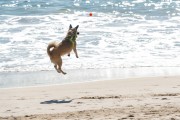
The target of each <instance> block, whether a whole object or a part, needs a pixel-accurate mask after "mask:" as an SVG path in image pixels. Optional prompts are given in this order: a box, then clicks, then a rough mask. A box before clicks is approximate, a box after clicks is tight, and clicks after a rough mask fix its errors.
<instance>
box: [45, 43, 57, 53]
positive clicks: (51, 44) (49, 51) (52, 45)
mask: <svg viewBox="0 0 180 120" xmlns="http://www.w3.org/2000/svg"><path fill="white" fill-rule="evenodd" d="M55 47H56V44H55V43H54V42H52V43H49V45H48V47H47V54H48V55H49V56H50V55H51V52H52V50H50V49H51V48H55Z"/></svg>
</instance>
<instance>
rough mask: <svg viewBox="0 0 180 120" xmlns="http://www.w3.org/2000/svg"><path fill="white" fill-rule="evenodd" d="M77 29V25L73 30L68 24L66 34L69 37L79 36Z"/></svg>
mask: <svg viewBox="0 0 180 120" xmlns="http://www.w3.org/2000/svg"><path fill="white" fill-rule="evenodd" d="M78 27H79V25H77V26H76V27H75V28H73V27H72V25H71V24H70V25H69V30H68V34H69V35H71V36H74V35H76V36H77V35H79V32H78V31H77V29H78Z"/></svg>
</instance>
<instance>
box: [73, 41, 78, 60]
mask: <svg viewBox="0 0 180 120" xmlns="http://www.w3.org/2000/svg"><path fill="white" fill-rule="evenodd" d="M73 51H74V53H75V54H76V58H79V56H78V53H77V50H76V42H75V43H74V48H73Z"/></svg>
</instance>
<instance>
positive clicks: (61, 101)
mask: <svg viewBox="0 0 180 120" xmlns="http://www.w3.org/2000/svg"><path fill="white" fill-rule="evenodd" d="M72 101H73V99H71V100H48V101H44V102H40V104H64V103H71V102H72Z"/></svg>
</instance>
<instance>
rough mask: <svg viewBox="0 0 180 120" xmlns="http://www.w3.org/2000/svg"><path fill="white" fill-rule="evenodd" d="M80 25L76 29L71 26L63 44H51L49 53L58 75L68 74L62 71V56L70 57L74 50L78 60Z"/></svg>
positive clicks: (48, 49) (48, 48)
mask: <svg viewBox="0 0 180 120" xmlns="http://www.w3.org/2000/svg"><path fill="white" fill-rule="evenodd" d="M78 27H79V26H78V25H77V26H76V27H75V28H72V26H71V25H70V26H69V30H68V33H67V35H66V37H65V38H64V39H63V40H62V42H60V43H58V42H51V43H49V45H48V47H47V53H48V55H49V57H50V59H51V62H52V63H54V68H55V69H56V71H57V72H58V73H63V74H66V73H65V72H64V71H62V69H61V67H62V59H61V56H63V55H65V54H68V56H70V52H71V51H72V50H73V51H74V53H75V55H76V57H77V58H78V54H77V50H76V37H77V34H79V33H78V32H77V29H78Z"/></svg>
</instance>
